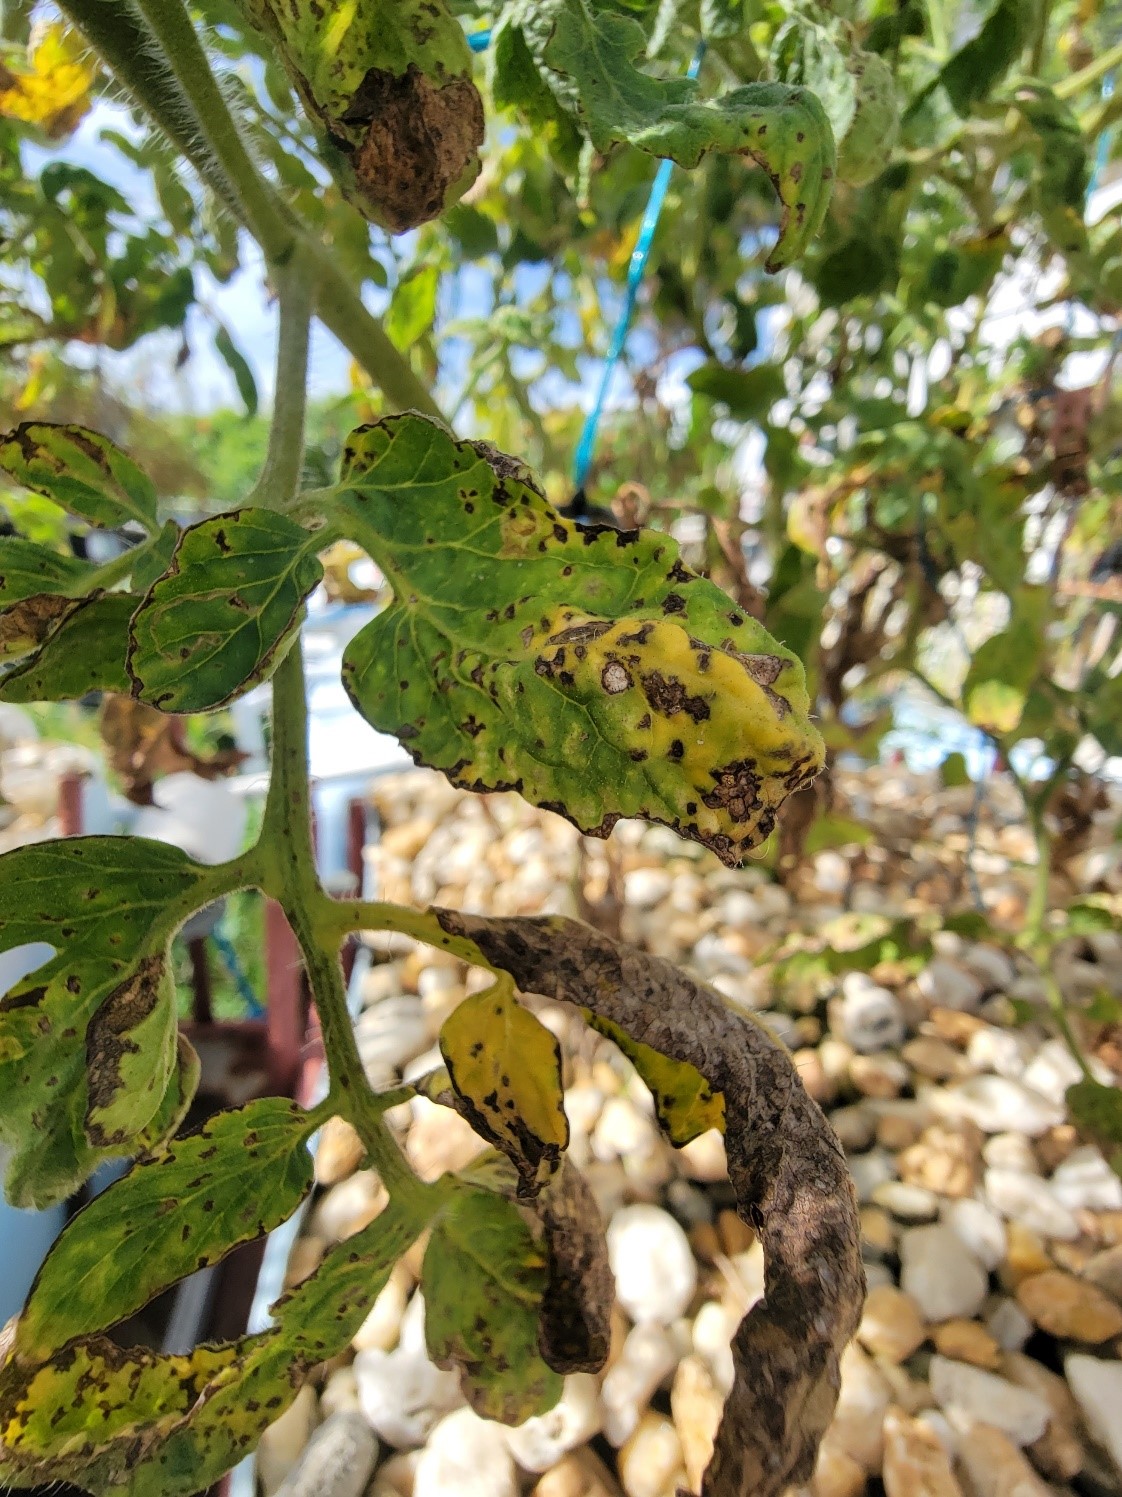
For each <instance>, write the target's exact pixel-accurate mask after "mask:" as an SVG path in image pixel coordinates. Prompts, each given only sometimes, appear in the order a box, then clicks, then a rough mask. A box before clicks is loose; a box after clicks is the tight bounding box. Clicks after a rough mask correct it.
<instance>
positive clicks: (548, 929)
mask: <svg viewBox="0 0 1122 1497" xmlns="http://www.w3.org/2000/svg"><path fill="white" fill-rule="evenodd" d="M435 913H436V916H437V919H438V920H439V922H440V925H441V926H442V928H443V929H444V930H445V931H446V932H447V933H448V934H449V935H450V936H453V937H456V938H459V939H467V940H470V941H472V942H474V943H475V945H476V946H477V947H478V948H479V950H480V951H481V953H482V954H483V957H484V958H485V960H486V961H487V962H489V963H490V964H491V965H493V966H495V967H498V968H501V969H502V970H504V971H506V972H509V973H510V974H511V976H513V977H514V979H515V981H516V982H517V983H518V985H519V987H520V988H522V989H523V991H526V992H536V993H542V994H544V995H546V996H547V997H549V998H552V999H554V1000H556V1001H561V1002H569V1003H573V1004H575V1005H577V1006H578V1007H588V1008H592V1009H593V1010H594V1012H595V1013H596V1014H598V1015H600V1016H602V1017H603V1018H604V1019H606V1020H607V1021H608V1022H610V1023H612V1024H615V1025H617V1026H618V1027H619V1028H621V1029H623V1030H625V1031H626V1032H627V1033H628V1034H629V1035H630V1036H631V1037H632V1038H633V1039H634V1040H636V1041H638V1042H639V1043H641V1044H644V1045H649V1046H650V1047H651V1048H652V1049H654V1050H656V1051H658V1052H659V1053H660V1054H662V1055H666V1056H669V1057H670V1058H671V1059H673V1060H677V1061H680V1062H686V1063H688V1064H689V1065H692V1066H694V1067H695V1068H696V1069H697V1070H698V1071H699V1072H700V1073H701V1074H702V1076H704V1077H705V1079H706V1080H707V1081H708V1083H709V1085H710V1086H711V1087H712V1088H713V1089H714V1091H719V1092H721V1093H722V1094H723V1096H724V1099H725V1109H726V1128H725V1143H726V1149H727V1153H728V1161H729V1176H730V1179H731V1181H732V1185H733V1188H734V1191H735V1193H736V1203H737V1212H738V1214H739V1215H740V1216H741V1218H742V1219H743V1220H744V1221H746V1222H747V1223H749V1225H751V1226H752V1227H754V1228H755V1229H756V1230H757V1231H758V1232H759V1235H760V1238H761V1241H762V1244H763V1248H764V1255H765V1262H766V1283H765V1295H764V1298H763V1299H762V1300H760V1301H759V1302H758V1303H757V1304H756V1305H754V1306H753V1308H752V1310H751V1311H750V1312H749V1314H748V1316H747V1317H746V1318H745V1319H744V1320H743V1321H742V1322H741V1325H740V1327H739V1329H738V1331H737V1333H736V1337H735V1339H734V1342H733V1361H734V1367H735V1374H736V1375H735V1381H734V1385H733V1389H732V1392H731V1394H730V1396H729V1399H728V1402H727V1403H726V1405H725V1411H724V1416H723V1418H722V1421H721V1425H720V1428H719V1429H718V1431H717V1436H716V1441H715V1445H714V1452H713V1459H712V1462H711V1463H710V1466H709V1469H708V1470H707V1472H706V1473H705V1477H704V1480H703V1483H702V1489H701V1490H702V1497H779V1494H780V1493H782V1492H783V1490H784V1489H785V1488H786V1487H787V1486H789V1485H791V1484H799V1483H803V1482H806V1481H808V1480H809V1478H810V1475H811V1473H812V1471H813V1469H814V1462H815V1456H816V1453H817V1449H818V1444H819V1441H820V1440H821V1438H822V1435H823V1433H824V1432H825V1430H826V1428H827V1426H828V1425H829V1423H830V1420H831V1418H832V1416H833V1411H834V1406H835V1403H836V1401H837V1394H838V1385H839V1381H840V1375H839V1361H840V1357H841V1353H842V1351H843V1350H844V1348H845V1346H846V1344H847V1343H848V1341H849V1339H850V1337H851V1336H852V1335H853V1333H854V1331H855V1330H856V1328H857V1324H858V1321H859V1320H860V1316H861V1308H862V1304H863V1301H864V1294H865V1279H864V1270H863V1268H862V1265H861V1251H860V1233H859V1230H858V1221H857V1202H856V1198H855V1195H854V1191H853V1185H852V1182H851V1180H850V1177H849V1173H848V1170H847V1169H846V1164H845V1156H844V1154H843V1152H842V1149H841V1147H840V1145H839V1143H838V1141H837V1138H836V1136H835V1135H834V1133H833V1131H832V1129H831V1128H830V1126H829V1124H828V1123H827V1122H826V1119H825V1118H824V1117H823V1115H822V1113H821V1111H820V1109H819V1108H818V1106H817V1105H816V1104H815V1103H814V1102H812V1101H811V1099H810V1098H809V1097H808V1096H807V1094H806V1092H805V1090H804V1089H803V1086H802V1084H801V1082H800V1081H799V1078H798V1074H797V1072H796V1071H795V1068H794V1066H793V1064H792V1062H791V1059H790V1057H789V1055H788V1054H787V1052H786V1051H785V1050H784V1049H783V1047H782V1046H781V1045H780V1044H779V1043H778V1042H777V1041H776V1040H775V1039H774V1038H773V1037H772V1036H771V1035H770V1034H769V1033H768V1032H767V1031H766V1030H765V1029H764V1028H762V1026H760V1025H758V1024H754V1023H753V1022H751V1020H749V1019H748V1018H747V1017H746V1016H745V1015H743V1014H740V1013H737V1012H734V1011H733V1010H731V1009H730V1008H729V1007H728V1006H727V1005H726V1004H725V1003H724V1002H723V1000H722V999H721V998H720V996H719V995H718V994H717V993H715V992H714V991H713V990H712V989H711V988H709V987H707V986H705V985H704V984H703V983H700V982H697V981H695V980H694V979H693V978H691V977H689V976H688V975H687V974H686V973H684V972H681V971H679V970H678V969H677V968H676V967H674V966H673V965H672V964H671V963H669V962H666V961H664V960H662V959H661V958H659V957H654V956H649V955H646V954H644V953H641V952H638V951H636V950H634V949H632V948H630V947H628V946H625V945H624V944H623V943H622V942H618V941H615V940H613V939H612V938H611V937H609V936H606V935H603V934H601V933H600V932H597V931H594V930H592V929H591V928H589V927H587V926H582V925H580V924H579V923H578V922H577V921H574V920H564V919H558V918H539V919H527V918H515V919H485V918H483V917H479V916H473V915H465V914H462V913H460V912H458V911H451V910H437V911H436V912H435Z"/></svg>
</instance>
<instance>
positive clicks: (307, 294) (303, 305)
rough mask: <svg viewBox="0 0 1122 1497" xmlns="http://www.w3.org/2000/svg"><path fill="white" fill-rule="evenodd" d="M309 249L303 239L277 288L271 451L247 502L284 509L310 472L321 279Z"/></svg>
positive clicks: (293, 253)
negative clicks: (312, 344)
mask: <svg viewBox="0 0 1122 1497" xmlns="http://www.w3.org/2000/svg"><path fill="white" fill-rule="evenodd" d="M311 258H312V257H311V256H310V255H309V253H308V246H307V243H306V242H305V241H302V240H298V241H297V243H296V244H295V245H294V247H293V250H292V254H291V256H290V257H289V260H288V263H287V264H286V265H284V266H282V267H281V269H280V272H279V285H278V288H277V303H278V308H279V313H280V316H279V322H280V326H279V330H278V334H277V361H276V380H275V382H274V387H273V416H272V421H271V423H270V426H269V447H268V451H267V452H266V454H265V462H264V464H263V466H262V469H261V475H260V477H259V478H258V480H257V482H256V484H255V485H254V487H253V489H252V490H251V492H250V494H249V496H248V498H247V500H246V503H247V504H260V505H263V506H264V507H265V508H266V509H283V508H284V507H285V506H286V505H287V504H289V503H290V502H291V501H292V500H293V499H294V498H295V497H296V494H297V493H298V491H299V488H300V475H301V473H302V471H303V468H304V416H305V412H306V408H307V395H308V342H309V336H310V333H311V320H312V316H313V314H314V312H315V302H316V291H317V276H316V268H315V266H314V265H313V264H312V263H311Z"/></svg>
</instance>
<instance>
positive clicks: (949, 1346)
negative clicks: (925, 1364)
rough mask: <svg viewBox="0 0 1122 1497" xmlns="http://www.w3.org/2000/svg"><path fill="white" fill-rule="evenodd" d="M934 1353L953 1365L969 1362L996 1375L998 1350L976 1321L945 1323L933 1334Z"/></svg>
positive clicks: (998, 1358) (998, 1364)
mask: <svg viewBox="0 0 1122 1497" xmlns="http://www.w3.org/2000/svg"><path fill="white" fill-rule="evenodd" d="M932 1340H933V1341H934V1342H935V1350H936V1351H937V1352H939V1353H940V1355H941V1356H944V1357H950V1358H951V1359H952V1360H953V1361H957V1362H969V1363H970V1364H971V1366H972V1367H984V1368H986V1370H987V1371H989V1372H995V1371H996V1370H997V1368H998V1367H999V1366H1000V1363H1001V1347H1000V1346H999V1344H998V1342H997V1341H996V1339H995V1338H994V1336H993V1335H992V1333H991V1332H990V1331H988V1330H986V1328H985V1326H983V1325H979V1323H978V1322H977V1321H976V1320H962V1319H955V1320H945V1321H944V1322H943V1324H942V1325H939V1326H936V1327H935V1330H934V1332H933V1333H932Z"/></svg>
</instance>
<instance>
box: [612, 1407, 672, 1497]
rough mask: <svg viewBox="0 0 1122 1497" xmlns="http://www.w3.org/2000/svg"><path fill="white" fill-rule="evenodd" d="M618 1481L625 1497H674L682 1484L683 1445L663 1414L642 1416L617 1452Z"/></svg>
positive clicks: (650, 1411)
mask: <svg viewBox="0 0 1122 1497" xmlns="http://www.w3.org/2000/svg"><path fill="white" fill-rule="evenodd" d="M619 1478H620V1481H621V1483H622V1484H623V1490H624V1491H625V1492H626V1493H627V1497H674V1494H675V1492H676V1491H677V1489H678V1488H679V1487H680V1486H684V1485H685V1481H686V1468H685V1457H684V1455H683V1453H682V1442H681V1440H680V1439H679V1437H678V1431H677V1430H676V1429H675V1428H674V1426H673V1424H672V1423H671V1421H670V1420H669V1419H667V1418H666V1416H665V1415H664V1414H656V1413H654V1412H653V1410H650V1409H648V1411H647V1412H646V1413H645V1414H644V1415H643V1417H642V1419H641V1420H640V1421H639V1427H638V1429H637V1430H636V1431H635V1433H634V1434H633V1435H632V1436H631V1438H630V1439H629V1440H628V1442H627V1444H626V1445H624V1447H623V1449H622V1450H621V1451H620V1453H619Z"/></svg>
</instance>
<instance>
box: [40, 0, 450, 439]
mask: <svg viewBox="0 0 1122 1497" xmlns="http://www.w3.org/2000/svg"><path fill="white" fill-rule="evenodd" d="M60 4H61V6H62V9H63V10H64V11H65V12H66V14H67V15H68V16H69V17H70V19H71V20H72V21H73V22H74V24H75V25H76V26H77V27H78V29H79V30H80V31H81V32H82V33H83V34H84V35H85V37H86V39H87V40H88V41H89V42H90V44H91V45H92V46H93V48H94V49H95V51H97V52H98V53H99V54H100V55H101V57H102V58H103V59H104V61H105V62H106V64H107V65H108V67H109V69H110V71H111V72H112V73H113V74H114V75H115V76H116V78H117V80H118V82H120V83H121V84H122V85H123V86H124V87H125V88H126V89H127V90H128V91H129V92H130V93H131V94H132V95H133V96H134V97H135V98H136V100H137V102H138V103H140V104H141V105H143V107H144V109H145V110H146V111H147V112H148V114H149V115H151V117H152V119H153V120H154V121H155V123H156V124H157V125H158V126H159V128H160V129H161V130H163V132H164V134H165V135H167V136H168V138H169V139H170V140H171V141H172V143H173V144H174V145H175V146H176V148H177V149H178V150H179V151H180V152H181V153H182V154H183V156H184V157H185V158H186V159H187V160H188V161H189V162H190V163H191V165H192V167H193V168H194V169H195V171H196V172H197V173H198V174H199V176H200V178H201V179H202V180H203V181H204V182H205V183H206V185H207V186H208V187H209V188H210V189H211V191H212V192H214V194H215V195H216V197H217V198H218V199H219V200H220V201H221V202H222V203H223V205H224V206H225V207H226V208H227V209H228V211H229V212H230V213H231V214H232V216H233V217H234V218H235V219H236V220H237V222H238V223H239V224H240V225H241V226H242V228H244V229H245V230H246V231H247V232H248V233H250V234H251V235H252V236H253V237H254V238H255V239H256V240H257V242H258V244H259V245H260V246H261V249H262V251H263V252H264V255H265V258H266V260H267V261H268V262H269V263H270V264H271V265H273V266H276V265H280V264H283V263H284V262H285V261H286V260H287V259H288V257H289V255H290V254H291V252H292V249H293V246H294V244H295V242H296V241H297V240H301V241H303V242H304V243H306V245H307V246H308V248H309V251H310V253H311V255H312V256H313V258H314V260H315V262H316V267H317V273H318V278H319V285H320V293H319V300H318V309H317V310H318V314H319V317H320V320H321V321H322V322H323V323H324V325H325V326H326V327H327V328H328V329H329V330H330V331H331V332H332V333H333V334H334V336H335V337H336V338H338V339H339V341H340V343H342V345H343V346H344V348H346V349H347V351H348V352H349V353H350V354H351V356H352V357H353V358H354V359H355V360H356V362H357V363H359V364H360V365H361V366H362V367H363V368H364V369H365V370H366V372H367V374H368V375H369V376H370V378H371V380H372V381H373V382H374V383H375V384H376V385H377V386H378V387H379V389H381V390H382V392H383V394H384V395H385V397H386V399H387V401H388V402H389V403H390V405H391V406H392V407H394V408H395V409H398V410H409V409H415V410H419V411H423V412H425V414H426V415H429V416H433V417H435V418H436V419H437V420H443V415H442V413H441V411H440V408H439V407H438V406H437V404H436V402H435V401H434V400H433V398H432V396H431V395H430V393H429V391H428V390H427V389H426V387H425V385H424V384H423V383H422V382H421V380H419V379H418V378H417V376H416V374H415V373H414V372H413V369H412V368H411V366H410V364H409V362H408V360H407V359H405V357H404V356H403V355H402V354H401V353H399V352H398V350H397V348H395V346H394V345H393V343H392V342H391V341H390V339H389V337H388V336H387V334H386V332H385V329H384V328H383V327H382V324H381V323H380V322H379V320H378V318H377V317H375V316H374V314H373V313H372V312H370V311H369V310H368V308H367V307H366V305H365V304H364V303H363V300H362V298H361V296H360V295H359V293H358V291H356V290H355V288H354V287H353V286H352V285H351V284H350V282H349V281H348V280H347V278H346V276H345V275H344V274H343V272H342V270H341V269H340V268H339V266H338V265H337V264H336V263H335V261H334V259H333V258H332V256H331V254H330V252H329V250H328V249H327V247H326V246H325V245H323V244H322V243H321V242H320V241H319V240H318V239H316V237H315V236H314V235H313V234H312V232H311V230H310V229H309V228H308V227H307V226H306V225H305V224H303V223H302V222H301V221H300V220H299V219H298V217H297V216H296V214H295V213H293V212H292V210H291V209H290V208H289V207H288V205H287V204H286V203H284V202H283V201H282V200H281V199H280V198H279V197H278V195H277V193H276V192H275V190H274V189H273V187H272V185H271V184H270V183H269V182H268V181H267V180H266V179H265V178H264V177H263V176H262V175H261V173H260V172H259V171H258V169H257V167H256V165H255V164H254V162H253V160H252V158H251V157H250V155H249V153H248V151H247V150H246V148H245V145H244V144H243V143H242V141H241V137H240V134H239V132H238V127H237V125H236V124H235V122H234V120H233V117H232V115H231V114H230V111H229V109H228V107H227V105H226V101H225V99H224V98H223V96H222V91H221V89H220V88H219V87H218V84H217V82H216V80H215V77H214V74H213V72H212V70H211V67H210V63H209V60H208V58H207V55H206V52H205V50H204V48H203V46H202V43H201V42H200V41H199V38H198V35H197V33H196V32H195V29H194V27H193V25H192V24H191V21H190V18H189V17H188V16H187V14H186V12H185V10H184V9H183V6H182V3H181V0H146V4H145V5H144V7H143V8H144V11H145V17H146V19H147V20H148V22H149V25H151V24H152V21H153V18H155V20H156V21H157V22H158V27H153V29H152V30H149V29H148V27H147V26H145V25H143V24H142V23H141V20H140V17H139V16H138V15H137V14H136V12H135V11H134V10H133V9H132V7H131V6H130V5H127V4H124V3H122V0H60ZM164 37H167V38H168V39H169V40H171V41H174V44H175V46H176V49H177V50H176V51H175V52H174V53H169V54H168V59H170V64H171V65H169V60H168V59H165V58H164V57H161V55H160V54H161V41H162V40H163V38H164ZM164 50H166V44H165V48H164ZM216 143H217V145H218V146H220V148H221V151H220V152H219V150H217V149H216Z"/></svg>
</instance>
